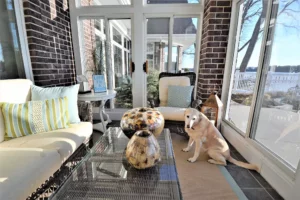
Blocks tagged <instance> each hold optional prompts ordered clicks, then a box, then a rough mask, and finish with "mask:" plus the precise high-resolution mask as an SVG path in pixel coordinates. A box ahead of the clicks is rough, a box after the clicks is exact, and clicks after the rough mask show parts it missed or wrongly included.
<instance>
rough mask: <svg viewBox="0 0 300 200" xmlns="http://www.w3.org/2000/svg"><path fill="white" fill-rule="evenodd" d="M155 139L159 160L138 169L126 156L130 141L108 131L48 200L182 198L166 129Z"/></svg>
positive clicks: (112, 131)
mask: <svg viewBox="0 0 300 200" xmlns="http://www.w3.org/2000/svg"><path fill="white" fill-rule="evenodd" d="M157 139H158V143H159V145H160V148H161V161H160V162H159V163H158V164H157V165H156V166H155V167H152V168H149V169H145V170H138V169H135V168H133V167H132V166H130V164H129V163H128V162H127V160H126V157H125V148H126V146H127V143H128V141H129V139H128V138H127V137H126V136H125V135H124V133H123V132H122V130H121V128H109V129H108V130H107V131H106V133H105V134H104V135H103V136H101V137H100V139H99V141H98V142H97V143H96V144H95V145H94V146H93V148H92V149H91V151H90V152H89V153H88V154H87V155H86V156H85V158H84V159H83V160H82V161H81V162H80V163H79V164H78V166H77V167H76V168H75V170H74V171H73V172H72V174H71V176H70V177H69V178H68V179H67V181H66V182H65V183H64V184H63V185H62V187H61V188H60V189H59V190H58V191H56V193H54V194H53V195H52V196H51V198H50V199H53V200H60V199H64V200H65V199H72V200H76V199H93V200H96V199H97V200H98V199H122V200H123V199H128V200H129V199H130V200H134V199H138V200H140V199H143V200H147V199H151V200H168V199H182V195H181V191H180V186H179V180H178V175H177V171H176V166H175V160H174V153H173V147H172V141H171V137H170V132H169V130H168V129H164V130H163V132H162V133H161V135H160V136H159V137H158V138H157Z"/></svg>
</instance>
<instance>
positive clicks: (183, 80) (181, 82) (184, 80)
mask: <svg viewBox="0 0 300 200" xmlns="http://www.w3.org/2000/svg"><path fill="white" fill-rule="evenodd" d="M169 85H177V86H190V85H191V82H190V79H189V77H186V76H180V77H164V78H161V79H159V101H160V105H159V106H167V104H168V87H169Z"/></svg>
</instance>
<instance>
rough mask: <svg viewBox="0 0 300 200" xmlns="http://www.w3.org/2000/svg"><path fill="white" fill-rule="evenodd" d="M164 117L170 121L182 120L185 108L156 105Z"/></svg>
mask: <svg viewBox="0 0 300 200" xmlns="http://www.w3.org/2000/svg"><path fill="white" fill-rule="evenodd" d="M155 109H157V110H158V111H159V112H160V113H161V114H162V115H163V116H164V118H165V120H171V121H184V112H185V110H186V108H176V107H156V108H155Z"/></svg>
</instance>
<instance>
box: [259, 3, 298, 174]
mask: <svg viewBox="0 0 300 200" xmlns="http://www.w3.org/2000/svg"><path fill="white" fill-rule="evenodd" d="M299 13H300V7H299V2H297V1H289V2H288V3H287V2H286V1H284V0H280V1H279V4H278V3H277V4H275V3H274V4H273V7H272V15H271V22H270V27H269V34H268V38H267V48H266V53H265V60H264V68H265V69H267V72H266V74H264V80H263V81H262V82H261V84H260V85H261V92H260V98H261V99H262V101H261V103H260V104H258V105H257V106H258V107H259V109H258V110H257V112H258V113H259V116H258V123H257V129H256V131H255V135H254V138H255V140H257V141H258V142H259V143H261V144H262V145H264V146H265V147H267V148H268V149H269V150H270V151H272V152H274V153H275V154H276V155H278V156H279V157H280V158H282V159H283V160H284V161H285V162H287V163H288V165H290V166H292V168H294V169H296V168H297V165H298V162H299V159H300V149H299V146H300V60H299V52H300V46H299V44H300V29H299V28H300V24H299V20H300V15H299Z"/></svg>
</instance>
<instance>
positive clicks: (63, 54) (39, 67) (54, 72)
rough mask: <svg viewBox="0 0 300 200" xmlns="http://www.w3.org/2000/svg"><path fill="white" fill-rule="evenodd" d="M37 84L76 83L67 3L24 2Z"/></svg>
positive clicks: (52, 0)
mask: <svg viewBox="0 0 300 200" xmlns="http://www.w3.org/2000/svg"><path fill="white" fill-rule="evenodd" d="M23 6H24V15H25V23H26V30H27V37H28V45H29V51H30V58H31V63H32V72H33V75H34V80H35V84H36V85H40V86H58V85H60V86H64V85H72V84H75V83H76V78H75V74H76V73H75V66H74V57H73V55H74V54H73V47H72V38H71V30H70V28H71V27H70V14H69V5H68V0H23Z"/></svg>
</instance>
